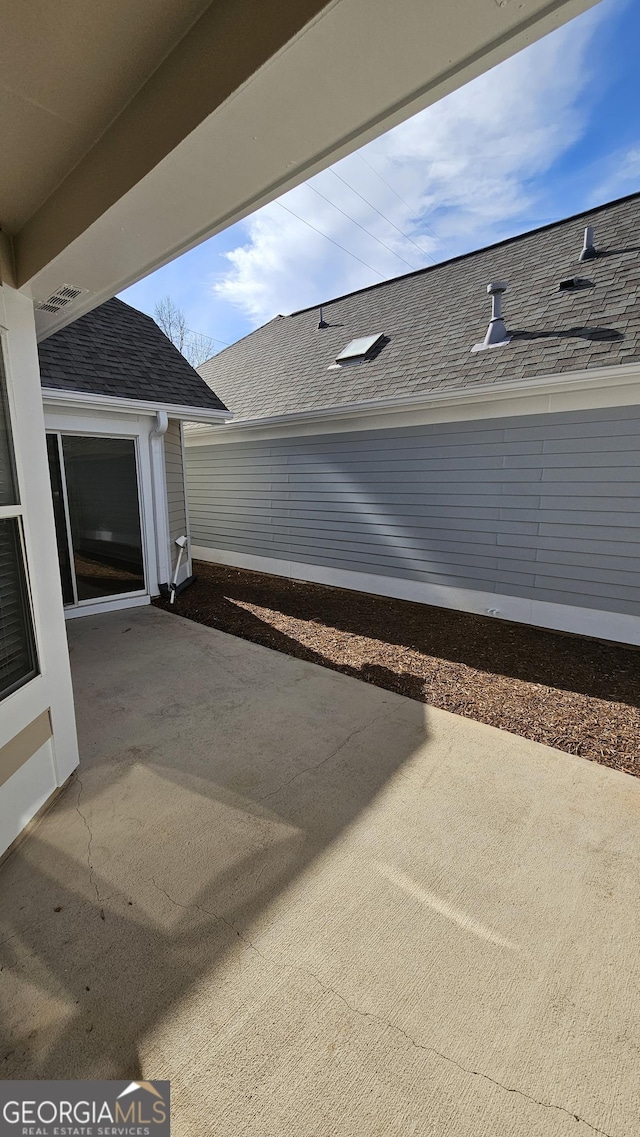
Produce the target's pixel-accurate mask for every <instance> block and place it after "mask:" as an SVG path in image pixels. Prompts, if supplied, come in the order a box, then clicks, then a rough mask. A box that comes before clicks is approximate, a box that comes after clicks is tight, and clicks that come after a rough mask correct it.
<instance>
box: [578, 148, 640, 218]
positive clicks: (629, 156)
mask: <svg viewBox="0 0 640 1137" xmlns="http://www.w3.org/2000/svg"><path fill="white" fill-rule="evenodd" d="M639 184H640V147H639V146H632V147H631V148H630V149H628V150H619V151H617V152H616V153H615V154H612V155H611V156H610V157H609V159H608V160H607V163H606V170H605V173H604V177H602V176H601V178H600V180H599V181H598V183H597V186H596V188H595V189H594V191H593V193H592V194H591V195H590V196H591V204H592V205H599V204H600V202H602V201H613V200H614V199H615V198H616V197H623V196H624V195H625V194H627V193H635V192H636V191H637V189H638V185H639Z"/></svg>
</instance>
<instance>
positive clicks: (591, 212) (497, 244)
mask: <svg viewBox="0 0 640 1137" xmlns="http://www.w3.org/2000/svg"><path fill="white" fill-rule="evenodd" d="M634 198H640V190H636V191H635V192H634V193H628V194H624V195H623V197H617V198H614V199H613V200H612V201H605V202H603V203H602V204H601V205H596V206H594V207H593V208H592V209H581V210H580V212H579V213H572V214H571V215H570V216H569V217H561V218H559V219H558V220H557V221H550V222H548V223H547V224H546V225H539V226H538V227H537V228H536V229H527V230H526V232H524V233H516V234H515V236H513V237H504V238H503V239H502V240H501V241H494V242H493V244H491V245H483V246H482V248H480V249H472V250H471V251H470V252H468V253H459V254H458V256H456V257H449V258H448V259H447V260H444V261H438V262H437V263H436V264H432V265H425V267H424V268H417V269H414V270H413V272H402V273H400V274H399V275H398V276H391V277H389V278H388V279H387V280H379V281H376V283H375V284H367V285H366V286H365V287H364V288H354V289H353V291H352V292H343V293H342V294H341V295H340V296H332V297H330V299H328V300H319V301H318V302H317V303H316V304H309V305H308V307H306V308H298V309H297V310H296V311H295V312H290V313H289V316H288V317H284V318H285V319H292V318H293V317H294V316H304V315H305V314H306V313H307V312H313V311H314V309H316V308H320V307H325V306H328V305H329V304H337V303H338V301H340V300H348V299H349V298H350V297H351V296H361V295H362V294H363V293H365V292H375V291H377V290H378V289H380V288H388V287H390V286H391V285H393V284H396V283H397V282H398V281H399V280H410V279H411V278H412V277H416V276H424V275H425V274H426V273H430V272H435V271H436V270H437V269H439V268H444V267H445V266H446V265H451V264H455V263H456V262H457V261H467V260H470V259H471V258H472V257H477V256H480V254H481V253H488V252H491V250H492V249H500V248H503V247H504V246H505V245H513V244H514V243H515V242H516V241H525V240H527V238H529V237H535V236H536V235H537V234H538V233H545V232H547V230H549V229H555V228H556V227H557V226H559V225H568V224H569V223H570V222H571V221H578V220H579V219H580V218H581V217H593V216H595V215H596V214H598V213H600V212H601V211H602V210H603V209H610V208H611V207H612V206H614V205H623V204H624V203H625V202H627V201H633V199H634ZM596 246H597V237H596ZM274 318H275V319H279V317H277V316H276V317H274ZM272 322H273V321H272V320H268V321H267V324H262V327H263V328H266V327H267V325H268V324H270V323H272ZM259 330H260V329H259V328H256V331H259ZM249 335H254V332H249ZM242 338H243V339H247V338H248V337H247V336H243V337H242ZM236 342H237V343H241V342H242V340H237V341H236ZM230 346H231V347H234V346H235V345H234V344H231V345H230ZM225 350H226V349H225ZM217 354H218V355H222V354H223V353H222V352H218V353H217ZM211 358H212V359H213V358H215V357H214V356H211Z"/></svg>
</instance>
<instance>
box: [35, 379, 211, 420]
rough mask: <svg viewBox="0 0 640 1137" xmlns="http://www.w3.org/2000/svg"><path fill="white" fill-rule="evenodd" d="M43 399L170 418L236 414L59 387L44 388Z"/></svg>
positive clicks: (52, 403) (49, 402)
mask: <svg viewBox="0 0 640 1137" xmlns="http://www.w3.org/2000/svg"><path fill="white" fill-rule="evenodd" d="M42 401H43V403H44V405H45V407H66V408H68V409H70V410H86V409H87V408H88V409H89V410H108V411H112V412H114V413H117V414H128V415H130V414H131V413H132V412H133V413H134V414H139V415H153V416H155V415H156V414H157V412H158V411H159V410H161V411H166V412H167V414H168V416H169V418H175V419H182V420H184V421H185V422H197V423H207V424H211V425H213V424H219V425H221V424H223V423H226V422H228V421H229V419H230V418H232V417H233V415H232V412H231V411H217V410H208V409H207V408H206V407H185V406H180V405H178V404H173V403H163V402H160V401H158V402H147V401H146V400H145V399H122V398H119V397H118V396H114V395H95V394H93V393H90V392H88V391H64V390H58V388H56V387H43V388H42Z"/></svg>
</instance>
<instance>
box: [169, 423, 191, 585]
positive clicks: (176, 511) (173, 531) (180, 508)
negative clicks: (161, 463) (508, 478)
mask: <svg viewBox="0 0 640 1137" xmlns="http://www.w3.org/2000/svg"><path fill="white" fill-rule="evenodd" d="M182 455H183V447H182V430H181V427H180V423H179V421H178V420H177V419H169V426H168V427H167V430H166V433H165V436H164V460H165V470H166V479H167V502H168V506H169V536H170V538H171V564H172V566H173V568H175V567H176V563H177V560H178V555H179V551H180V550H179V549H178V547H177V545H176V543H175V541H176V537H182V535H183V534H185V533H186V532H187V507H186V502H185V497H184V467H183V460H182Z"/></svg>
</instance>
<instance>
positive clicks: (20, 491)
mask: <svg viewBox="0 0 640 1137" xmlns="http://www.w3.org/2000/svg"><path fill="white" fill-rule="evenodd" d="M0 367H1V371H0V384H1V383H2V378H3V377H4V388H5V396H6V408H7V426H8V433H9V446H10V448H11V456H12V459H13V467H14V473H15V482H16V496H17V499H18V500H17V501H16V502H15V504H13V505H3V506H0V521H11V520H14V519H15V520H16V521H17V522H18V536H19V543H20V553H21V559H22V569H23V572H24V584H25V594H26V597H27V605H28V617H29V621H30V624H31V634H32V636H33V644H34V653H35V673H34V674H33V675H30V676H29V677H28V678H25V680H24V682H22V683H20V684H19V686H18V687H14V688H13V690H11V691H8V692H7V693H6V694H4V693H2V692H0V703H5V702H6V701H7V699H11V698H12V697H13V696H14V695H17V694H18V692H19V691H23V690H24V688H25V687H28V686H30V684H31V683H33V682H34V681H35V680H37V679H38V678H39V677H40V675H41V674H42V662H41V661H42V645H41V643H40V636H39V628H38V621H37V619H36V612H35V607H34V602H33V591H32V588H31V575H30V572H29V557H28V553H27V542H26V537H25V521H24V514H25V510H24V496H25V491H24V484H23V466H22V460H21V459H22V455H21V453H20V447H18V446H17V445H16V441H15V438H16V430H15V422H16V407H15V398H14V389H13V382H12V376H11V367H10V362H9V350H8V342H7V330H6V328H4V327H2V326H1V325H0Z"/></svg>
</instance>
